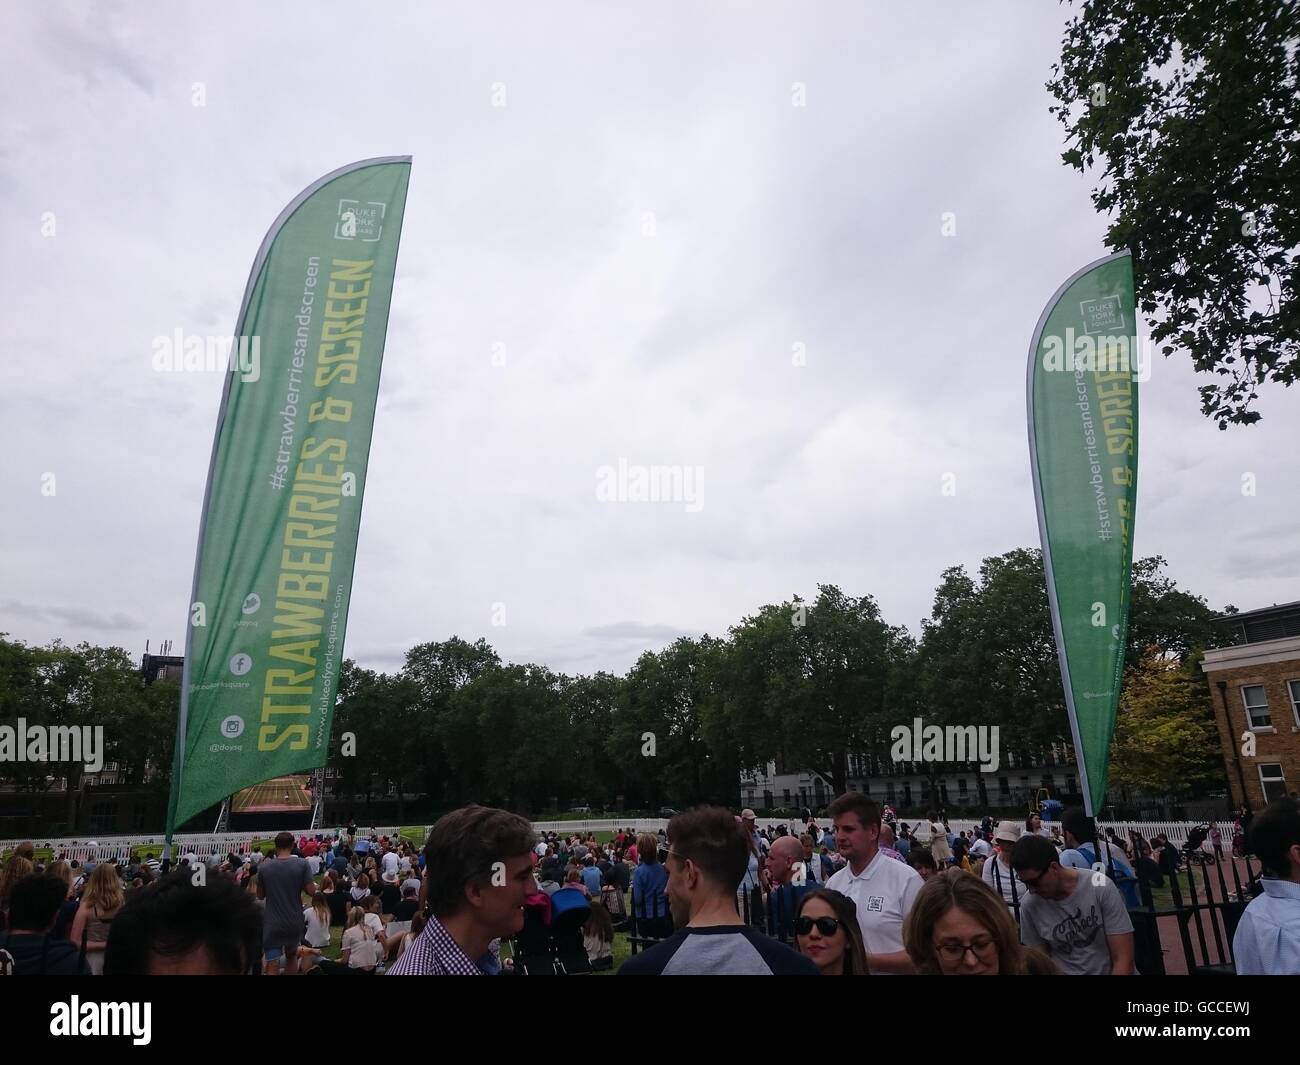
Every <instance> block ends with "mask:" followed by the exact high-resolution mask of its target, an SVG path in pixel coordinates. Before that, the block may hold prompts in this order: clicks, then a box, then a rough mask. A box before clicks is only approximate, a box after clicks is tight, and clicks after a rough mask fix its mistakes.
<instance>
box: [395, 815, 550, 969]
mask: <svg viewBox="0 0 1300 1065" xmlns="http://www.w3.org/2000/svg"><path fill="white" fill-rule="evenodd" d="M536 843H537V836H536V834H535V833H534V832H533V827H532V825H530V824H529V823H528V822H527V821H525V820H524V819H523V818H522V817H519V816H518V815H517V814H512V813H508V812H507V811H505V810H497V809H494V808H493V807H491V806H466V807H464V808H463V809H460V810H454V811H453V812H451V813H449V814H447V815H446V816H445V817H442V818H441V819H439V821H438V823H437V824H436V825H434V826H433V831H432V832H430V833H429V841H428V843H427V844H426V845H425V848H424V856H425V861H424V876H425V888H426V893H427V899H428V909H429V912H430V916H429V921H428V923H427V924H426V925H425V926H424V931H423V932H421V933H420V935H419V937H418V938H416V939H414V940H412V941H411V944H410V945H409V946H408V947H407V948H406V951H405V953H404V954H403V955H402V956H401V957H400V958H398V959H397V962H396V963H395V964H394V965H393V966H392V967H391V968H390V969H389V970H388V975H389V976H485V975H488V974H490V973H494V972H496V971H497V964H496V958H495V955H494V954H493V952H492V950H491V944H492V941H493V940H498V939H508V938H509V937H511V936H513V935H514V934H515V933H516V932H518V931H519V930H520V929H521V928H523V925H524V899H525V898H527V896H528V895H530V894H532V893H534V892H536V891H537V890H538V888H537V882H536V880H534V879H533V847H534V845H535V844H536Z"/></svg>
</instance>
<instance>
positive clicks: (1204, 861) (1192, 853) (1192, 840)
mask: <svg viewBox="0 0 1300 1065" xmlns="http://www.w3.org/2000/svg"><path fill="white" fill-rule="evenodd" d="M1209 834H1210V826H1209V825H1197V826H1196V827H1195V828H1193V829H1192V830H1191V831H1189V832H1188V833H1187V842H1186V843H1185V844H1183V860H1184V861H1185V862H1186V863H1187V865H1188V867H1189V868H1190V867H1191V866H1193V865H1200V866H1206V865H1213V864H1214V855H1212V854H1209V853H1207V852H1206V851H1205V850H1203V849H1202V847H1201V844H1203V843H1204V842H1205V840H1206V838H1207V837H1208V836H1209Z"/></svg>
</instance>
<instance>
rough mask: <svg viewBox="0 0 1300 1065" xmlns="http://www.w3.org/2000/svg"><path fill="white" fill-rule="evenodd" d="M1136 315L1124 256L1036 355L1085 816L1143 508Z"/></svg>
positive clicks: (1039, 420) (1051, 582)
mask: <svg viewBox="0 0 1300 1065" xmlns="http://www.w3.org/2000/svg"><path fill="white" fill-rule="evenodd" d="M1142 365H1143V364H1142V363H1141V362H1140V360H1139V356H1138V340H1137V311H1136V307H1135V304H1134V294H1133V259H1132V256H1131V255H1130V254H1129V252H1128V251H1127V250H1125V251H1121V252H1118V253H1116V254H1114V255H1109V256H1107V257H1106V258H1104V259H1098V260H1097V261H1096V262H1094V263H1092V264H1091V265H1089V266H1086V267H1084V268H1083V269H1082V270H1080V271H1079V272H1078V273H1077V274H1075V275H1074V276H1073V277H1071V278H1070V279H1069V280H1068V281H1066V282H1065V284H1064V285H1062V286H1061V287H1060V288H1059V289H1057V291H1056V295H1054V296H1053V297H1052V298H1051V300H1049V301H1048V304H1047V307H1046V308H1045V309H1044V311H1043V314H1042V317H1041V318H1039V320H1038V327H1037V328H1036V329H1035V331H1034V339H1033V342H1032V343H1031V344H1030V345H1029V375H1028V376H1029V380H1028V401H1029V459H1030V465H1031V467H1032V469H1033V477H1034V499H1035V501H1036V503H1037V505H1038V531H1039V535H1040V536H1041V538H1042V543H1043V563H1044V566H1045V568H1046V571H1047V574H1046V575H1047V595H1048V598H1049V600H1050V601H1051V605H1052V626H1053V628H1054V630H1055V634H1056V650H1057V655H1058V657H1059V659H1060V663H1061V681H1062V683H1063V685H1064V687H1065V705H1066V709H1067V711H1068V712H1069V716H1070V730H1071V732H1072V734H1073V736H1074V751H1075V755H1076V758H1077V760H1078V766H1079V776H1080V786H1081V788H1082V790H1083V796H1084V804H1085V806H1086V807H1087V810H1088V813H1090V814H1092V813H1094V812H1095V811H1097V810H1100V809H1101V807H1102V803H1103V801H1104V796H1105V794H1106V781H1107V775H1108V773H1109V769H1110V742H1111V736H1112V735H1113V733H1114V730H1115V714H1116V711H1117V710H1118V707H1119V697H1120V688H1121V683H1122V680H1123V672H1124V648H1125V644H1126V639H1127V633H1128V613H1129V578H1130V570H1131V568H1132V563H1133V514H1134V505H1135V502H1136V498H1137V455H1138V380H1139V377H1140V376H1141V374H1140V372H1139V371H1140V370H1141V369H1142Z"/></svg>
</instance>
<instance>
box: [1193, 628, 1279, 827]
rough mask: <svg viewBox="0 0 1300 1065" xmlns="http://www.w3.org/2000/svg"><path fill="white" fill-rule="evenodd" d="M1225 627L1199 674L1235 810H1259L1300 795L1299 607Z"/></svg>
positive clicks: (1208, 653) (1207, 654) (1206, 653)
mask: <svg viewBox="0 0 1300 1065" xmlns="http://www.w3.org/2000/svg"><path fill="white" fill-rule="evenodd" d="M1219 628H1220V631H1221V632H1222V633H1223V637H1224V646H1222V647H1217V648H1214V649H1212V650H1209V651H1206V652H1205V660H1204V661H1203V662H1202V663H1201V669H1202V670H1204V672H1205V676H1206V679H1207V680H1208V681H1209V684H1210V691H1211V693H1212V702H1213V704H1214V718H1215V723H1216V724H1217V726H1218V730H1219V743H1220V745H1221V746H1222V748H1223V761H1224V768H1225V769H1226V770H1227V774H1228V783H1229V786H1230V787H1231V789H1232V803H1233V806H1239V805H1241V803H1242V802H1243V800H1244V801H1245V802H1247V803H1249V804H1250V806H1251V808H1252V809H1254V810H1259V809H1261V808H1262V807H1263V806H1265V805H1266V804H1267V803H1268V802H1269V801H1271V800H1272V799H1276V798H1278V797H1279V796H1282V795H1287V794H1290V793H1293V792H1296V791H1297V790H1300V602H1296V603H1286V604H1283V605H1282V606H1271V607H1264V608H1263V609H1260V610H1250V611H1246V612H1244V613H1240V614H1227V615H1224V616H1223V617H1222V618H1220V619H1219ZM1247 736H1249V737H1250V739H1249V740H1247ZM1249 742H1253V743H1254V748H1255V749H1254V754H1253V756H1252V755H1251V754H1250V752H1249V750H1248V749H1247V750H1246V751H1245V752H1244V753H1243V748H1245V747H1247V744H1248V743H1249Z"/></svg>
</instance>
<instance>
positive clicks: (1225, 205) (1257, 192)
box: [1047, 0, 1300, 429]
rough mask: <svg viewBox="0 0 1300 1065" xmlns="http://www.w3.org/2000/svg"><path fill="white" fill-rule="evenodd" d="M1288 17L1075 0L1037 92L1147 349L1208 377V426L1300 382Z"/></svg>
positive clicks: (1291, 6)
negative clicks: (1150, 345)
mask: <svg viewBox="0 0 1300 1065" xmlns="http://www.w3.org/2000/svg"><path fill="white" fill-rule="evenodd" d="M1298 11H1300V8H1297V5H1296V4H1295V3H1294V2H1282V3H1279V2H1277V0H1235V2H1233V3H1222V2H1218V0H1088V2H1087V3H1085V4H1083V6H1082V10H1081V11H1080V13H1079V14H1078V15H1076V16H1075V17H1074V18H1073V19H1071V21H1070V22H1069V23H1068V25H1067V26H1066V29H1065V37H1064V40H1063V41H1062V46H1061V59H1060V62H1059V63H1058V64H1056V65H1055V66H1053V68H1052V71H1053V76H1052V79H1051V80H1050V81H1049V82H1048V85H1047V87H1048V89H1049V90H1050V91H1051V92H1052V95H1053V96H1054V97H1055V98H1056V100H1057V101H1058V103H1057V105H1056V106H1053V107H1052V108H1051V109H1050V110H1051V111H1053V112H1054V113H1055V114H1056V115H1057V117H1058V118H1059V119H1060V121H1061V123H1062V125H1063V126H1064V127H1065V132H1066V135H1067V136H1066V144H1067V148H1066V151H1065V153H1064V154H1063V156H1062V158H1063V159H1064V161H1065V162H1066V163H1067V164H1068V165H1070V166H1072V167H1074V168H1075V169H1077V170H1079V171H1080V172H1085V171H1090V170H1092V169H1093V168H1094V167H1095V166H1098V165H1100V167H1101V175H1100V181H1099V184H1098V185H1097V186H1096V187H1095V188H1094V190H1093V193H1092V200H1093V203H1094V205H1095V206H1096V207H1097V209H1098V210H1099V211H1103V212H1106V213H1108V214H1112V215H1113V216H1114V217H1113V221H1112V222H1111V225H1110V228H1109V230H1108V231H1107V234H1106V243H1107V245H1108V246H1110V247H1112V248H1116V249H1118V248H1123V247H1128V248H1131V249H1132V250H1133V257H1134V268H1135V276H1136V282H1137V288H1138V300H1139V303H1140V304H1141V307H1142V310H1143V312H1144V313H1146V314H1148V315H1153V314H1158V315H1159V317H1158V319H1157V320H1156V322H1155V325H1154V328H1153V329H1152V332H1151V337H1152V340H1153V341H1154V342H1155V343H1156V344H1159V345H1162V348H1161V350H1162V351H1163V353H1164V354H1165V355H1166V356H1168V355H1170V354H1172V353H1173V351H1174V350H1175V348H1181V349H1182V350H1184V351H1186V352H1187V353H1188V354H1189V355H1190V356H1191V358H1192V363H1193V365H1194V366H1195V367H1196V369H1197V370H1198V371H1200V372H1202V373H1213V374H1215V375H1216V377H1217V378H1219V380H1217V381H1216V382H1215V383H1213V384H1207V385H1204V386H1202V387H1201V388H1200V394H1201V411H1202V413H1204V414H1205V415H1206V416H1207V417H1211V418H1213V419H1215V421H1216V422H1217V423H1218V426H1219V428H1220V429H1226V428H1227V426H1228V425H1229V423H1238V424H1250V423H1252V422H1255V421H1258V420H1259V417H1260V415H1259V412H1258V411H1254V410H1251V409H1250V408H1251V404H1252V402H1253V401H1254V400H1255V399H1256V398H1257V395H1258V392H1257V389H1258V388H1259V387H1260V386H1262V385H1264V384H1265V383H1267V382H1269V381H1273V382H1276V383H1277V384H1280V385H1283V386H1290V385H1291V383H1292V382H1293V381H1295V380H1296V377H1297V376H1298V375H1300V309H1298V308H1297V306H1296V294H1297V293H1296V289H1297V281H1298V280H1300V258H1298V257H1297V250H1298V249H1300V77H1298V75H1300V47H1298V46H1300V14H1298Z"/></svg>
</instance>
